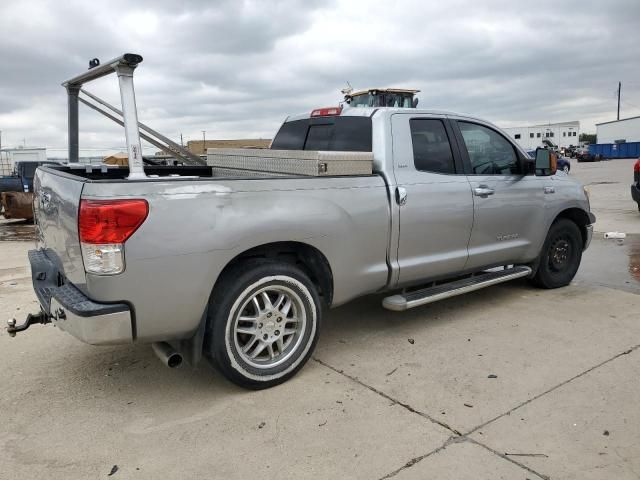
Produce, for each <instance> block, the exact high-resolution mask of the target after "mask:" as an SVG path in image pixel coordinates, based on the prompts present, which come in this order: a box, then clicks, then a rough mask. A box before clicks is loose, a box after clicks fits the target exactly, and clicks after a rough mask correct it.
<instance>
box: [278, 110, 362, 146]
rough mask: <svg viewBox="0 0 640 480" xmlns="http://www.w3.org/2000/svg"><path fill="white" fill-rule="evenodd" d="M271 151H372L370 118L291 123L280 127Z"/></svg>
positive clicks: (317, 119) (330, 118)
mask: <svg viewBox="0 0 640 480" xmlns="http://www.w3.org/2000/svg"><path fill="white" fill-rule="evenodd" d="M271 148H272V149H274V150H324V151H336V152H337V151H342V152H370V151H371V118H369V117H350V116H344V117H322V118H307V119H303V120H294V121H292V122H286V123H285V124H283V125H282V127H281V128H280V130H279V131H278V133H277V134H276V137H275V138H274V139H273V143H272V144H271Z"/></svg>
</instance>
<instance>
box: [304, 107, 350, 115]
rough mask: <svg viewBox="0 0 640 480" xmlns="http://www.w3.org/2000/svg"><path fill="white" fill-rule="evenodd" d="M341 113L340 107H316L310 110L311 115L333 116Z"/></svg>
mask: <svg viewBox="0 0 640 480" xmlns="http://www.w3.org/2000/svg"><path fill="white" fill-rule="evenodd" d="M341 113H342V107H327V108H316V109H315V110H313V111H312V112H311V116H312V117H333V116H335V115H340V114H341Z"/></svg>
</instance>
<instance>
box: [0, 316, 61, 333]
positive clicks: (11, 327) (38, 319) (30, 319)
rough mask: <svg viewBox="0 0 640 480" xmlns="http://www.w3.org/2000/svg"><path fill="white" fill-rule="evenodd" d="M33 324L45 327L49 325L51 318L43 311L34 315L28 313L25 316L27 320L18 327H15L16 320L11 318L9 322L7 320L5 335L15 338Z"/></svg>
mask: <svg viewBox="0 0 640 480" xmlns="http://www.w3.org/2000/svg"><path fill="white" fill-rule="evenodd" d="M35 323H41V324H42V325H46V324H47V323H51V318H50V317H49V315H47V314H46V313H44V312H43V311H40V313H35V314H34V313H30V314H29V315H27V319H26V320H25V321H24V323H21V324H20V325H16V319H15V318H12V319H11V320H7V333H8V334H9V336H10V337H15V336H16V333H18V332H23V331H25V330H26V329H27V328H29V327H30V326H31V325H33V324H35Z"/></svg>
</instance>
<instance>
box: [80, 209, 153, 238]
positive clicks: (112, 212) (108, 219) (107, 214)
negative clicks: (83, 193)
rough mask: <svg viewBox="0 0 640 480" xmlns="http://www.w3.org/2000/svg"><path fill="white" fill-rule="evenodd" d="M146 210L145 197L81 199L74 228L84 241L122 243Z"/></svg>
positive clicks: (137, 224) (144, 215)
mask: <svg viewBox="0 0 640 480" xmlns="http://www.w3.org/2000/svg"><path fill="white" fill-rule="evenodd" d="M148 213H149V204H148V203H147V201H146V200H138V199H136V200H81V201H80V216H79V218H78V229H79V231H80V241H81V242H84V243H96V244H97V243H101V244H106V243H124V242H125V241H126V240H127V238H129V237H130V236H131V235H133V232H135V231H136V230H137V229H138V227H139V226H140V225H142V222H144V221H145V219H146V218H147V214H148Z"/></svg>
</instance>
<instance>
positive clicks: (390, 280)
mask: <svg viewBox="0 0 640 480" xmlns="http://www.w3.org/2000/svg"><path fill="white" fill-rule="evenodd" d="M343 115H372V124H373V155H374V172H375V174H374V175H371V176H352V177H316V178H311V177H309V178H300V177H297V178H283V177H274V176H270V175H268V174H265V176H264V178H260V177H258V178H236V179H233V178H228V177H226V176H225V177H217V178H215V177H214V178H199V179H180V178H164V179H148V180H140V181H131V180H129V181H127V180H118V181H113V180H112V181H106V180H93V181H90V180H86V179H84V178H81V177H80V176H75V175H71V174H68V173H64V172H60V171H56V170H54V169H50V168H41V169H38V173H37V176H36V181H35V186H36V217H37V222H38V224H39V235H40V239H39V247H40V248H45V249H46V251H47V253H48V254H49V256H50V257H53V258H52V260H54V261H55V262H56V263H57V264H58V266H59V268H60V270H61V271H63V272H64V274H65V276H66V277H67V278H68V279H69V281H71V282H73V283H74V284H75V285H76V286H77V287H78V288H79V289H80V290H81V291H83V292H84V293H85V294H86V295H87V296H88V297H89V298H91V299H92V300H94V301H96V302H122V301H125V302H127V303H129V304H130V305H131V309H132V317H133V318H134V320H133V321H134V326H132V332H134V333H132V335H131V338H129V339H127V340H128V341H134V340H135V341H143V342H152V341H163V340H172V339H181V338H187V337H190V336H191V335H192V334H193V333H194V332H195V331H196V329H197V328H198V326H199V324H200V322H201V319H202V316H203V312H204V311H205V307H206V305H207V302H208V299H209V295H210V293H211V290H212V287H213V285H214V284H215V282H216V280H217V278H218V276H219V274H220V272H221V271H222V270H223V269H224V267H225V266H226V265H228V264H229V262H230V261H232V260H233V259H234V258H235V257H236V256H238V255H240V254H242V253H243V252H245V251H247V250H249V249H251V248H253V247H257V246H260V245H265V244H269V243H274V242H283V241H286V242H299V243H303V244H307V245H310V246H312V247H315V248H316V249H318V250H319V251H320V252H321V253H322V254H323V255H324V256H325V257H326V259H327V261H328V263H329V265H330V268H331V271H332V274H333V284H334V292H333V304H332V306H336V305H340V304H343V303H345V302H347V301H349V300H352V299H354V298H356V297H359V296H362V295H365V294H368V293H372V292H377V291H384V290H393V289H395V288H400V287H403V286H407V285H415V284H419V283H421V282H425V281H428V280H432V279H435V278H442V277H447V276H455V275H457V274H460V273H461V272H464V271H470V270H479V269H481V268H483V267H489V266H495V265H504V264H518V263H527V262H531V261H532V260H534V259H535V258H536V257H537V256H538V254H539V252H540V249H541V247H542V244H543V242H544V239H545V236H546V233H547V230H548V228H549V226H550V225H551V223H552V222H553V220H554V219H555V218H556V216H557V215H558V214H559V213H560V212H562V211H563V210H565V209H567V208H579V209H582V210H584V211H587V212H588V211H589V203H588V199H587V198H586V196H585V194H584V191H583V187H582V185H580V184H579V183H578V182H576V181H575V180H574V179H573V178H570V177H568V176H567V175H564V174H558V175H555V176H552V177H536V176H533V175H513V176H511V175H505V176H495V175H492V176H477V175H476V176H472V175H468V176H467V175H442V174H435V173H428V172H419V171H416V170H415V169H414V167H413V161H409V160H412V157H411V148H412V147H411V137H410V132H409V127H408V119H409V118H419V117H427V118H433V117H435V118H445V117H447V118H456V119H466V120H472V121H474V122H477V123H481V124H484V125H488V126H491V127H492V128H494V129H495V128H496V127H494V126H492V125H490V124H488V123H487V122H484V121H482V120H479V119H476V118H471V117H465V116H460V115H455V114H451V113H447V112H435V111H427V110H419V109H411V110H407V109H377V110H375V111H374V110H373V109H360V108H358V109H355V108H349V109H345V111H343ZM291 119H292V118H290V119H289V120H291ZM505 137H507V138H508V136H507V135H505ZM514 145H515V147H516V148H517V149H518V150H519V151H521V152H522V153H523V155H525V153H524V152H523V151H522V150H521V149H520V148H519V147H518V146H517V144H514ZM480 186H489V187H490V188H491V189H492V190H494V193H493V194H492V195H486V196H478V195H475V194H474V189H476V188H479V187H480ZM547 187H553V189H554V193H553V194H545V193H544V191H545V188H547ZM396 188H398V189H399V192H398V195H399V198H398V200H400V202H397V201H396ZM44 194H46V195H44ZM43 197H44V199H45V200H47V201H46V202H44V201H43V200H42V198H43ZM80 198H83V199H115V198H144V199H146V200H147V201H148V202H149V216H148V218H147V220H146V221H145V222H144V223H143V225H142V226H141V227H140V228H139V229H138V230H137V231H136V232H135V234H134V235H133V236H132V237H131V238H130V239H129V240H127V242H126V244H125V264H126V268H125V271H124V272H123V273H121V274H119V275H113V276H99V275H92V274H86V273H85V272H84V267H83V263H82V256H81V253H80V245H79V240H78V228H77V213H78V205H79V202H80ZM403 199H404V204H403V205H402V206H401V205H399V203H402V200H403ZM43 203H46V205H44V204H43ZM499 237H502V239H499ZM72 333H73V332H72ZM118 340H120V339H118Z"/></svg>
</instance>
